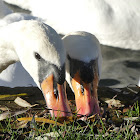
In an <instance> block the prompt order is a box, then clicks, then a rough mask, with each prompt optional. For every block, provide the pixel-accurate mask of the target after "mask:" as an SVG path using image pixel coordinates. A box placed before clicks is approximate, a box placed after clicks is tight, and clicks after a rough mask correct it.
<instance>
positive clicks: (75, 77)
mask: <svg viewBox="0 0 140 140" xmlns="http://www.w3.org/2000/svg"><path fill="white" fill-rule="evenodd" d="M63 43H64V46H65V48H66V53H67V60H66V61H67V62H66V64H67V66H66V80H67V82H68V83H69V85H70V87H71V88H72V90H73V91H74V93H75V101H76V107H77V112H78V114H82V115H87V116H88V115H91V114H95V113H98V114H99V112H100V111H99V110H100V109H99V105H98V95H97V86H98V81H99V78H100V73H101V51H100V44H99V42H98V40H97V39H96V37H95V36H94V35H92V34H90V33H87V32H74V33H71V34H69V35H66V36H64V37H63Z"/></svg>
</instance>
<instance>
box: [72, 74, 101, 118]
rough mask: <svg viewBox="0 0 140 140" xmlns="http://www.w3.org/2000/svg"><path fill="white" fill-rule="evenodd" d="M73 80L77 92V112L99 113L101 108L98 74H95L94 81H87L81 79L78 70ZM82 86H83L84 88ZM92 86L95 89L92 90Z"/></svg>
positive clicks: (87, 114)
mask: <svg viewBox="0 0 140 140" xmlns="http://www.w3.org/2000/svg"><path fill="white" fill-rule="evenodd" d="M71 82H72V87H73V90H74V93H75V101H76V107H77V113H78V114H81V115H86V116H89V115H93V114H99V113H100V108H99V103H98V95H97V86H98V75H97V74H94V80H93V83H85V82H83V81H81V78H80V75H79V72H77V73H76V74H75V76H74V78H73V79H72V81H71ZM80 83H82V85H81V84H80ZM92 84H93V87H92ZM81 86H83V89H82V88H81ZM91 88H93V89H92V90H91ZM82 90H83V91H82Z"/></svg>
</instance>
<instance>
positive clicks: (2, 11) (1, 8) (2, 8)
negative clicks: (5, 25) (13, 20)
mask: <svg viewBox="0 0 140 140" xmlns="http://www.w3.org/2000/svg"><path fill="white" fill-rule="evenodd" d="M10 13H12V11H11V10H10V9H9V8H8V7H7V6H6V5H5V4H4V3H3V1H2V0H0V18H3V17H4V16H6V15H8V14H10Z"/></svg>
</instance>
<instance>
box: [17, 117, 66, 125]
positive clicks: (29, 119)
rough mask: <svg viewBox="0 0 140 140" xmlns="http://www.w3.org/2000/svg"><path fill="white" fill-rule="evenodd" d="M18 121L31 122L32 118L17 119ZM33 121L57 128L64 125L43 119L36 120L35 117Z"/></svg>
mask: <svg viewBox="0 0 140 140" xmlns="http://www.w3.org/2000/svg"><path fill="white" fill-rule="evenodd" d="M17 120H18V121H32V117H27V118H26V117H25V118H18V119H17ZM35 121H36V122H42V123H49V124H56V125H58V126H64V124H62V123H59V122H56V121H53V120H50V119H45V118H36V117H35Z"/></svg>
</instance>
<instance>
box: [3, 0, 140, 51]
mask: <svg viewBox="0 0 140 140" xmlns="http://www.w3.org/2000/svg"><path fill="white" fill-rule="evenodd" d="M4 1H6V2H8V3H12V4H16V5H18V6H20V7H22V8H25V9H29V10H30V11H31V12H32V15H34V16H38V17H41V18H43V19H45V20H47V24H49V25H51V26H52V27H53V28H54V29H55V30H56V31H57V32H59V33H63V34H67V33H69V32H73V31H87V32H90V33H92V34H94V35H96V36H97V38H98V39H99V41H100V42H101V43H102V44H105V45H109V46H114V47H121V48H127V49H134V50H139V49H140V39H139V36H140V32H139V29H140V20H139V19H140V14H139V13H140V8H139V7H140V1H139V0H133V2H132V1H131V0H126V1H122V0H117V1H116V0H76V1H75V0H67V1H66V0H59V1H57V0H51V1H50V0H36V1H34V0H22V1H21V0H4Z"/></svg>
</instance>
